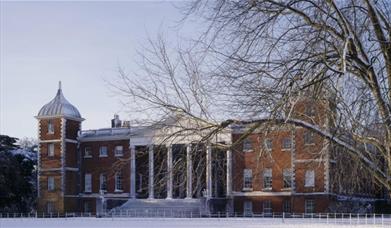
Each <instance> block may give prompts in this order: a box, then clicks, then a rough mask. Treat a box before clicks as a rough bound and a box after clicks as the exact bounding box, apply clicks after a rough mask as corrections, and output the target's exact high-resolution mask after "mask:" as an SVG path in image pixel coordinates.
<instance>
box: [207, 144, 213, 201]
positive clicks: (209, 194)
mask: <svg viewBox="0 0 391 228" xmlns="http://www.w3.org/2000/svg"><path fill="white" fill-rule="evenodd" d="M206 197H207V198H210V197H212V146H211V145H210V144H208V145H207V146H206Z"/></svg>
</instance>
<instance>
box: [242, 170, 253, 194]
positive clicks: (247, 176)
mask: <svg viewBox="0 0 391 228" xmlns="http://www.w3.org/2000/svg"><path fill="white" fill-rule="evenodd" d="M252 189H253V171H252V170H251V169H243V191H251V190H252Z"/></svg>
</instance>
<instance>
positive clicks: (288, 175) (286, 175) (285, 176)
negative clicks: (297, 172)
mask: <svg viewBox="0 0 391 228" xmlns="http://www.w3.org/2000/svg"><path fill="white" fill-rule="evenodd" d="M292 177H293V173H292V169H284V170H283V171H282V182H283V183H282V184H283V186H282V187H283V189H291V188H292V179H293V178H292ZM286 183H289V184H288V185H285V184H286Z"/></svg>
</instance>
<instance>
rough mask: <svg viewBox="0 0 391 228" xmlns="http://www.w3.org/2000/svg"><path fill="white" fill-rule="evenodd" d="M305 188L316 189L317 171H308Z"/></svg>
mask: <svg viewBox="0 0 391 228" xmlns="http://www.w3.org/2000/svg"><path fill="white" fill-rule="evenodd" d="M304 186H305V187H314V186H315V171H314V170H307V171H306V172H305V184H304Z"/></svg>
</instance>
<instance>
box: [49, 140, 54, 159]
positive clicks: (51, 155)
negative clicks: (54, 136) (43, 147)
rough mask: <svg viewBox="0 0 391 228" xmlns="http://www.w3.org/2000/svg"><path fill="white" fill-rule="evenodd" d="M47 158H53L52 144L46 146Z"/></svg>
mask: <svg viewBox="0 0 391 228" xmlns="http://www.w3.org/2000/svg"><path fill="white" fill-rule="evenodd" d="M48 156H49V157H53V156H54V144H53V143H49V144H48Z"/></svg>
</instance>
